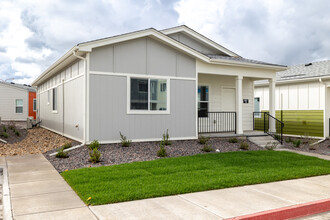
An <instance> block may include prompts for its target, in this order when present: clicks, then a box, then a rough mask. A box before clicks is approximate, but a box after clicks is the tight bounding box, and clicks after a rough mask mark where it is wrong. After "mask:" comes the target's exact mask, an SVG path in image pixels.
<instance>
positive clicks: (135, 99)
mask: <svg viewBox="0 0 330 220" xmlns="http://www.w3.org/2000/svg"><path fill="white" fill-rule="evenodd" d="M131 109H132V110H148V80H147V79H133V78H132V79H131Z"/></svg>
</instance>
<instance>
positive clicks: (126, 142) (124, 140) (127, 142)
mask: <svg viewBox="0 0 330 220" xmlns="http://www.w3.org/2000/svg"><path fill="white" fill-rule="evenodd" d="M119 134H120V140H121V145H122V146H123V147H129V145H131V143H132V141H131V140H127V138H126V136H125V135H123V134H122V133H121V132H119Z"/></svg>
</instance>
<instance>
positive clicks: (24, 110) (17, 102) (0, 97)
mask: <svg viewBox="0 0 330 220" xmlns="http://www.w3.org/2000/svg"><path fill="white" fill-rule="evenodd" d="M36 107H37V100H36V89H35V88H33V87H31V86H29V85H25V84H24V85H21V84H15V83H7V82H2V81H0V117H1V120H4V121H8V120H14V121H26V119H27V118H28V117H33V118H34V119H36V112H37V109H36Z"/></svg>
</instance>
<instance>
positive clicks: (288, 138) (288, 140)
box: [285, 137, 293, 143]
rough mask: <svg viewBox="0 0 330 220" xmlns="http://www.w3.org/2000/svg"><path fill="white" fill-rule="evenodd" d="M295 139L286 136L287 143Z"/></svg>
mask: <svg viewBox="0 0 330 220" xmlns="http://www.w3.org/2000/svg"><path fill="white" fill-rule="evenodd" d="M292 141H293V140H292V138H291V137H287V138H285V142H286V143H291V142H292Z"/></svg>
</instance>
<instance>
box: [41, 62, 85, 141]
mask: <svg viewBox="0 0 330 220" xmlns="http://www.w3.org/2000/svg"><path fill="white" fill-rule="evenodd" d="M83 74H84V64H83V61H81V60H79V61H77V62H74V63H73V64H71V65H69V66H67V67H66V68H64V69H63V70H62V71H60V72H58V73H57V74H55V75H54V76H53V77H52V78H50V79H49V80H47V81H45V82H44V83H43V84H41V85H40V86H39V87H38V92H39V93H40V94H39V95H38V98H39V101H38V105H39V106H38V109H39V113H38V114H39V117H40V120H41V121H42V123H41V125H42V126H44V127H45V128H48V129H51V130H53V131H55V132H58V133H60V134H63V133H64V135H65V136H67V137H70V138H73V139H76V140H78V141H82V140H83V134H84V124H83V119H84V115H83V113H84V100H83V98H84V95H83V91H84V90H83V88H84V84H83V83H84V78H83ZM74 77H76V78H74ZM73 78H74V79H73ZM63 80H64V84H63V83H62V82H63ZM63 86H64V89H63ZM54 87H56V88H57V112H53V110H52V101H53V90H52V89H53V88H54ZM48 91H49V92H50V97H49V98H50V100H49V103H48ZM63 92H64V96H63ZM63 104H64V109H63ZM63 110H64V124H63ZM63 129H64V130H63Z"/></svg>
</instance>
